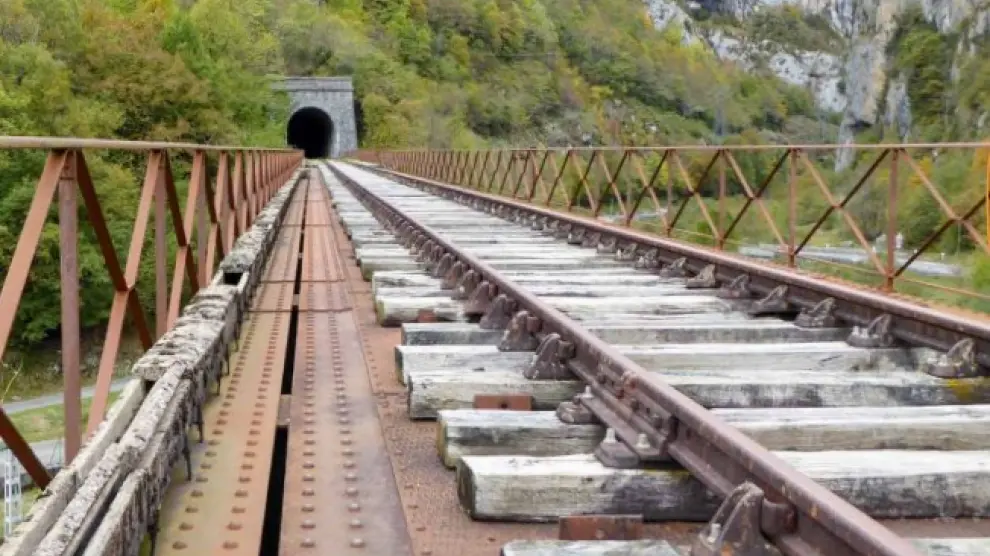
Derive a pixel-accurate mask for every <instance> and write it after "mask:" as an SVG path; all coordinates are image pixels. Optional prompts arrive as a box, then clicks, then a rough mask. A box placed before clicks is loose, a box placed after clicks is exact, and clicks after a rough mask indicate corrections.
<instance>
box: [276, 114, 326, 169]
mask: <svg viewBox="0 0 990 556" xmlns="http://www.w3.org/2000/svg"><path fill="white" fill-rule="evenodd" d="M285 140H286V143H288V144H289V146H291V147H294V148H297V149H302V150H303V151H305V152H306V158H329V157H330V155H331V153H332V152H333V148H332V147H333V120H331V119H330V116H329V115H328V114H327V113H326V112H324V111H323V110H320V109H319V108H314V107H306V108H301V109H299V110H297V111H296V112H294V113H293V114H292V116H290V117H289V124H288V126H286V131H285Z"/></svg>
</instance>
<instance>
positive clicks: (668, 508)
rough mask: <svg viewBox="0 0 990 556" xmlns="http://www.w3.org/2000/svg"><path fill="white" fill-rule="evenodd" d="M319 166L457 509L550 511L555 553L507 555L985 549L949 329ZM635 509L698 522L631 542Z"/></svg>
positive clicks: (984, 494)
mask: <svg viewBox="0 0 990 556" xmlns="http://www.w3.org/2000/svg"><path fill="white" fill-rule="evenodd" d="M322 171H323V173H324V178H325V179H326V181H327V182H328V184H329V187H330V191H331V194H332V196H333V199H334V202H335V206H336V210H337V212H338V215H339V218H340V220H341V222H342V223H343V224H344V226H345V228H346V230H347V233H348V235H349V237H350V239H351V241H352V243H353V246H354V253H355V257H356V259H357V261H358V263H359V264H360V267H361V269H362V272H363V274H364V276H365V278H366V279H369V280H370V281H371V284H372V294H373V296H374V302H375V309H376V314H377V318H378V321H379V323H381V324H383V325H391V326H395V325H401V327H402V337H403V341H402V345H400V346H398V347H397V348H396V350H395V358H396V369H397V377H396V378H397V380H399V381H400V382H401V383H402V384H403V385H404V387H405V388H406V390H407V395H408V405H407V407H408V418H409V419H413V420H435V421H436V422H437V424H436V439H437V452H438V457H439V458H440V459H441V461H442V462H443V463H444V465H445V466H446V467H448V468H449V469H451V472H450V478H449V483H450V484H449V488H450V489H455V488H456V493H457V497H458V499H459V501H460V504H461V506H462V507H463V509H464V511H466V512H467V513H468V514H469V515H470V516H471V517H472V518H473V519H475V520H480V521H514V522H527V523H540V522H553V521H557V520H561V529H560V531H561V536H562V538H563V539H562V540H556V541H554V540H523V541H517V542H510V543H508V544H506V545H505V546H504V547H503V548H502V553H503V554H505V555H513V556H523V555H526V556H530V555H533V556H535V555H537V554H539V555H563V554H589V555H590V554H596V555H597V554H600V555H604V554H610V555H611V554H630V555H631V554H663V555H668V554H669V555H673V554H687V553H692V554H697V555H701V554H716V553H718V554H726V553H732V554H771V553H774V551H776V550H779V551H780V552H781V553H785V554H932V555H940V556H943V555H953V556H960V555H964V554H965V555H976V554H990V538H984V537H990V533H988V532H987V531H988V528H987V523H986V522H985V521H984V520H983V519H982V518H984V517H986V516H987V514H988V511H990V451H987V449H988V447H990V434H988V432H987V431H988V430H990V429H988V427H987V425H988V422H990V405H982V404H985V403H986V402H987V399H988V397H990V383H987V382H986V380H985V379H982V378H978V377H976V378H956V377H951V376H950V377H948V378H946V376H947V375H950V374H951V373H947V372H946V369H947V368H948V369H949V370H951V369H953V368H955V369H960V368H964V367H965V366H966V365H969V367H973V366H974V363H973V361H974V359H973V357H974V356H970V358H969V359H966V357H965V354H963V356H962V359H961V360H960V352H961V351H965V350H964V349H963V348H965V347H967V346H968V347H969V348H970V350H971V348H972V344H971V343H970V344H967V343H965V339H964V342H963V343H962V344H959V343H958V342H957V340H958V337H956V336H951V334H949V335H946V334H942V333H941V332H939V333H938V334H936V333H932V334H930V335H929V336H930V337H931V338H930V339H927V340H926V339H924V338H921V336H919V335H918V334H915V336H911V331H912V330H914V331H918V330H924V327H925V326H929V324H926V323H921V325H918V324H917V323H909V324H908V325H906V326H905V325H904V324H903V323H902V322H900V321H897V320H894V322H893V324H892V323H891V319H890V318H889V317H886V318H884V317H881V318H872V319H870V322H869V326H868V327H867V326H862V327H861V326H850V324H849V322H850V320H851V319H844V318H842V317H843V315H849V314H851V313H855V312H856V311H859V312H860V313H863V314H869V313H870V311H861V310H860V308H859V307H857V306H855V304H850V302H849V298H844V299H840V300H839V301H838V302H836V300H834V299H832V300H827V301H822V299H823V298H827V297H828V295H827V293H828V292H827V291H826V292H825V293H822V292H820V291H815V290H813V289H810V288H809V286H808V284H805V285H804V286H805V287H806V289H807V290H808V292H810V293H806V295H805V298H807V299H811V300H813V301H815V303H814V304H813V305H812V306H810V307H809V306H805V307H804V308H802V307H800V306H795V304H794V303H793V302H791V301H789V300H788V298H787V297H786V295H785V294H786V290H783V291H782V290H781V289H780V288H775V287H766V284H765V283H763V284H761V288H762V294H760V288H755V287H747V285H746V281H745V280H739V279H738V278H735V279H733V280H725V279H724V272H722V271H723V270H724V268H725V267H724V266H723V267H722V268H719V269H717V272H712V270H715V269H703V270H702V271H701V272H698V271H697V269H696V270H695V271H691V270H690V268H688V267H687V266H685V264H684V262H685V261H683V260H681V261H673V262H672V264H671V263H670V262H669V261H668V262H667V264H663V263H664V261H661V260H659V259H658V258H657V256H656V253H655V252H650V251H645V252H644V251H643V250H642V245H636V246H630V245H627V244H624V243H623V239H624V238H623V237H622V236H621V234H616V235H613V236H611V237H607V236H606V237H601V236H598V235H597V234H596V233H591V232H590V231H589V230H581V229H579V226H577V225H573V222H567V221H554V220H553V219H550V218H546V215H545V214H544V215H542V216H541V215H540V214H539V213H537V214H527V213H526V212H525V211H519V210H518V208H515V209H514V208H513V207H508V208H507V207H506V206H505V204H501V205H500V203H498V202H494V201H491V200H485V199H484V198H481V197H480V196H470V195H468V194H465V193H459V192H456V191H454V192H453V193H451V191H446V192H445V193H446V194H447V195H448V196H451V197H453V198H455V199H456V200H457V201H460V202H455V201H454V200H450V199H444V198H441V197H438V196H436V195H431V194H429V193H427V192H424V191H423V190H421V189H427V190H431V191H433V192H436V191H437V188H436V187H434V186H433V185H430V184H428V183H420V184H419V187H418V188H414V187H410V186H408V185H402V184H400V183H398V181H397V178H396V177H395V176H393V175H390V174H389V173H387V172H384V171H381V170H377V169H375V168H373V167H359V166H356V165H351V164H339V163H332V164H331V165H328V166H324V167H322ZM403 179H404V180H405V181H407V182H409V181H410V180H408V179H406V178H403ZM477 209H487V212H485V211H482V210H477ZM491 213H495V214H491ZM496 214H497V215H498V216H496ZM730 270H731V269H730ZM720 274H721V275H722V276H719V275H720ZM755 281H756V280H754V282H755ZM813 285H814V284H811V286H813ZM771 286H773V284H771ZM767 292H769V294H768V295H766V294H767ZM757 294H760V295H757ZM816 296H817V297H816ZM836 307H839V309H836ZM850 307H852V309H850ZM873 309H875V307H874V308H873ZM871 310H872V309H871ZM919 319H920V317H919ZM949 320H951V319H949ZM853 322H856V321H855V320H853ZM945 322H948V321H946V320H944V319H943V321H938V322H937V323H936V324H931V325H930V326H932V327H936V328H937V327H941V328H939V330H942V329H947V330H948V329H952V327H951V326H949V325H946V324H945ZM980 326H985V325H981V324H980V323H975V324H974V323H973V322H972V321H969V322H962V323H961V324H959V325H958V326H956V327H955V328H954V329H953V330H956V331H957V332H959V331H963V332H965V331H968V330H974V329H979V327H980ZM974 327H975V328H974ZM959 333H962V332H959ZM904 337H914V338H920V339H919V341H918V342H914V343H912V342H903V341H897V340H898V338H904ZM947 338H950V339H951V340H947ZM946 341H949V344H948V345H950V346H954V349H953V351H952V353H950V354H949V356H946V355H945V354H942V355H939V354H937V353H933V352H932V351H931V350H930V349H928V348H927V347H924V346H925V345H927V346H932V345H933V344H937V343H939V342H941V344H942V345H945V342H946ZM981 341H983V340H982V339H980V338H977V342H981ZM982 356H983V354H982V353H977V354H976V355H975V358H976V361H977V363H979V361H980V359H979V358H980V357H982ZM958 374H966V373H958ZM705 408H708V409H705ZM512 410H515V411H512ZM603 462H604V463H603ZM685 469H686V470H687V471H688V472H685ZM620 514H621V515H623V516H625V517H623V518H617V519H611V520H610V519H607V518H602V519H598V518H595V519H581V518H576V517H574V516H589V515H590V516H605V515H609V516H617V515H620ZM870 518H873V519H870ZM641 520H642V521H646V522H693V523H695V524H696V526H695V528H694V529H690V528H689V529H688V531H689V534H684V533H683V531H681V532H680V533H678V534H674V533H671V531H672V530H657V529H655V528H651V527H653V526H650V527H647V529H646V532H647V536H651V535H650V534H651V533H657V532H658V531H659V533H658V534H660V535H663V536H664V538H662V539H661V538H657V537H656V535H653V536H654V538H653V539H652V540H651V539H646V540H630V539H633V538H635V537H637V536H639V534H640V533H639V531H640V527H639V521H641ZM876 520H880V521H882V523H880V522H878V521H876ZM666 533H669V534H666ZM602 535H605V536H609V537H614V538H619V539H625V540H614V541H600V540H594V539H596V538H601V536H602ZM768 541H769V542H768ZM692 551H693V552H692ZM726 551H728V552H726Z"/></svg>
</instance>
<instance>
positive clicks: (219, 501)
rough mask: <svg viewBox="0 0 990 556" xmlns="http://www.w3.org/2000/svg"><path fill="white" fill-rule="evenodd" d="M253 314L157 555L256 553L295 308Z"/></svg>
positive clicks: (173, 498) (171, 504)
mask: <svg viewBox="0 0 990 556" xmlns="http://www.w3.org/2000/svg"><path fill="white" fill-rule="evenodd" d="M281 309H282V310H281V311H280V312H271V313H250V314H249V315H248V316H247V320H246V322H245V326H244V327H243V328H242V331H241V335H240V341H239V344H240V346H239V347H240V349H239V350H238V351H237V353H236V354H235V355H234V356H233V357H232V364H231V365H230V370H231V372H230V376H229V378H228V379H226V380H224V384H223V385H222V387H221V395H220V396H218V397H216V398H214V399H213V400H212V401H211V402H210V403H208V404H207V407H206V410H205V412H204V420H205V423H206V427H205V434H206V442H205V443H202V444H198V445H194V447H193V454H192V459H193V473H194V479H193V480H192V481H190V482H183V481H176V482H175V483H173V484H174V485H175V486H174V487H173V488H172V489H170V490H169V492H168V494H167V496H166V499H165V503H164V504H163V505H162V509H161V513H160V518H159V519H160V521H159V524H160V527H161V530H160V533H159V536H158V542H157V545H156V552H155V554H156V555H176V556H179V555H186V554H188V555H199V554H231V555H235V554H244V555H248V554H250V555H251V556H256V555H257V554H258V551H259V548H260V542H261V532H262V521H263V519H264V514H265V504H266V498H267V494H268V481H269V472H270V469H269V465H270V462H271V456H272V446H273V439H274V434H275V428H276V424H277V414H278V406H279V384H280V383H281V380H282V372H283V366H284V363H285V350H286V348H287V345H286V344H287V340H288V336H289V326H288V323H289V315H290V312H289V309H290V307H289V305H287V304H284V305H282V306H281Z"/></svg>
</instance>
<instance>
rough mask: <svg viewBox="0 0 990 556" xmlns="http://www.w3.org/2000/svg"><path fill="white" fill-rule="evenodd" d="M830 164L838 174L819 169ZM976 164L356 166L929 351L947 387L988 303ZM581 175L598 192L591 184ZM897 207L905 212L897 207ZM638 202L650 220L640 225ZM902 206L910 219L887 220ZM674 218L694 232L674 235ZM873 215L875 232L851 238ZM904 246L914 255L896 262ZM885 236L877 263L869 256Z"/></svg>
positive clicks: (984, 351)
mask: <svg viewBox="0 0 990 556" xmlns="http://www.w3.org/2000/svg"><path fill="white" fill-rule="evenodd" d="M842 151H846V155H844V156H845V157H846V159H847V160H851V169H850V170H847V171H845V172H842V173H839V172H834V171H831V170H828V169H821V168H820V167H821V166H822V163H823V162H822V161H824V162H825V163H832V162H834V160H835V159H836V158H837V156H838V155H837V154H836V153H839V154H841V152H842ZM947 153H948V154H947ZM953 153H954V154H953ZM950 154H951V155H952V156H953V157H955V158H954V162H953V159H950V162H952V163H953V164H955V166H951V165H948V164H947V166H948V167H949V170H952V172H949V174H950V175H954V176H955V181H954V182H953V183H952V184H950V186H951V187H950V189H951V190H952V191H953V195H952V199H951V202H950V200H949V198H948V195H946V194H945V193H944V192H943V191H941V188H939V187H937V186H936V184H935V182H934V181H933V180H932V179H931V178H930V177H929V176H928V174H929V173H933V172H934V170H932V168H935V167H934V166H933V164H934V163H933V162H932V161H933V160H937V159H941V160H943V161H944V160H945V159H946V157H948V156H949V155H950ZM988 155H990V144H936V145H928V144H904V145H863V146H852V147H850V146H834V145H833V146H821V145H819V146H793V145H791V146H780V147H774V146H740V147H671V148H625V149H622V148H603V149H519V150H507V151H362V152H359V153H357V155H356V156H357V157H358V158H360V159H362V160H365V161H367V162H371V163H373V164H378V165H380V166H382V167H384V168H386V169H388V170H389V171H390V172H392V173H393V174H395V175H396V177H399V178H400V179H404V180H407V181H408V180H412V181H415V182H417V183H419V184H420V185H422V184H428V186H429V187H430V188H433V189H434V190H436V191H437V192H441V193H443V192H446V193H455V194H469V195H472V196H474V197H477V198H479V199H484V200H485V202H495V203H498V204H501V205H502V206H503V208H504V209H506V210H508V211H509V212H511V213H512V215H513V217H515V218H522V217H523V216H525V217H526V218H527V219H539V222H535V220H534V225H543V226H547V225H549V226H554V227H556V230H557V231H558V232H561V233H563V234H564V235H563V236H562V237H568V234H570V235H571V236H577V235H580V236H581V237H579V238H578V239H577V241H579V242H582V241H583V242H584V243H586V244H590V243H588V242H597V241H603V242H606V241H607V242H611V244H612V245H611V248H612V250H615V248H616V245H615V243H616V242H619V243H622V244H625V249H627V250H628V251H629V253H627V254H626V256H629V257H632V260H635V259H636V258H637V257H639V258H640V259H641V260H640V261H639V263H640V264H641V265H645V266H647V267H649V268H660V267H661V266H664V267H665V266H672V267H673V268H672V269H671V271H672V272H674V271H676V272H680V273H687V274H686V275H690V274H695V273H697V276H696V278H695V279H694V280H695V281H698V282H699V283H701V282H705V283H710V284H711V285H713V286H715V285H718V284H723V285H724V286H725V289H727V291H729V290H731V291H729V293H732V295H736V296H742V297H749V296H752V295H758V296H766V299H764V300H763V301H762V302H761V306H763V307H765V308H768V309H769V308H770V307H775V308H776V309H774V310H775V311H776V312H779V313H789V312H801V311H805V312H808V314H809V315H811V316H809V317H808V318H816V319H821V318H827V319H838V320H840V321H843V322H845V323H847V324H848V325H853V326H860V327H864V330H863V331H861V335H862V336H863V339H862V341H863V342H866V343H870V344H875V345H888V344H891V343H893V342H896V341H906V342H908V343H910V344H913V345H919V346H925V347H930V348H933V349H936V350H938V351H941V352H943V353H944V356H943V357H942V358H941V359H939V360H938V361H937V362H935V363H933V365H932V367H931V369H929V371H930V372H931V373H932V374H935V375H938V376H944V377H957V378H961V377H971V376H977V375H981V374H987V369H988V368H990V318H988V317H987V313H988V312H990V289H988V287H987V285H986V284H983V283H981V282H979V280H983V281H986V280H987V278H988V277H990V247H988V245H990V244H988V242H987V238H986V237H985V234H984V233H983V227H984V226H986V222H985V221H981V220H982V219H983V218H984V210H983V209H984V207H986V206H987V203H988V200H987V184H986V182H985V180H986V175H987V174H986V172H987V170H986V168H987V166H988V164H990V162H988V160H990V157H988ZM943 163H944V162H943ZM939 164H942V163H939ZM744 167H745V168H748V169H749V170H748V171H744ZM902 167H903V168H907V169H909V172H903V171H900V170H902V169H903V168H902ZM926 167H927V168H929V169H928V170H926ZM960 167H962V171H959V170H960ZM595 169H597V170H598V178H597V179H592V178H591V176H593V175H594V173H593V170H595ZM881 169H883V170H884V171H883V172H881V171H880V170H881ZM825 174H830V175H831V179H832V180H833V181H832V182H830V181H827V180H826V179H825V177H824V175H825ZM905 174H908V175H909V176H910V177H911V179H906V178H905V177H904V175H905ZM630 175H631V177H630ZM713 175H714V178H711V176H713ZM621 176H624V178H621ZM730 176H731V180H730ZM878 177H879V178H883V179H881V180H879V183H878V180H877V178H878ZM709 178H711V179H709ZM706 180H707V181H706ZM871 180H872V181H871ZM452 184H457V185H452ZM754 184H755V185H754ZM836 184H838V185H836ZM661 185H662V187H661ZM730 186H731V187H730ZM733 191H734V192H735V196H733V195H732V194H731V193H733ZM857 193H858V194H859V195H861V196H862V198H860V197H857ZM815 194H817V195H818V202H816V201H815V198H814V195H815ZM899 199H906V201H905V203H902V204H898V203H899ZM610 202H611V203H612V204H613V205H615V206H616V207H617V208H618V216H619V218H618V221H616V222H603V221H602V218H601V214H602V212H603V207H604V206H606V205H607V204H608V203H610ZM644 203H648V204H649V205H651V206H653V207H654V210H655V212H654V213H650V214H649V215H648V217H647V218H646V219H644V220H639V219H637V216H638V214H639V213H638V212H637V211H639V210H640V209H641V208H642V206H643V204H644ZM732 204H734V208H735V210H734V211H733V210H729V209H730V208H732V207H730V205H732ZM905 206H907V207H910V208H911V211H906V212H901V209H902V208H905ZM688 207H693V211H694V212H693V216H694V223H695V229H691V227H690V226H687V227H685V226H678V222H680V221H682V220H683V219H685V215H686V214H688V212H689V208H688ZM870 211H873V213H872V214H871V212H870ZM506 214H509V213H508V212H507V213H506ZM905 214H908V215H910V216H911V219H910V220H905ZM871 216H872V217H873V220H874V221H873V222H872V223H870V222H867V223H865V224H864V222H863V221H864V220H869V219H870V217H871ZM922 220H924V221H922ZM527 221H529V220H527ZM741 229H743V230H744V231H745V232H747V233H748V234H749V235H750V236H753V235H757V236H759V235H761V234H762V237H770V238H772V242H773V244H772V247H775V248H776V250H777V251H778V253H779V254H780V255H782V256H781V257H780V258H781V259H783V260H779V259H777V260H759V261H756V260H754V259H753V258H752V257H751V256H745V255H746V250H745V249H746V245H743V246H742V247H740V248H739V249H740V251H739V252H735V253H733V252H731V251H730V244H731V243H732V242H731V241H730V240H732V239H733V233H734V232H738V231H739V230H741ZM951 229H955V230H956V232H957V233H956V235H955V237H953V236H952V235H951V233H948V232H949V230H951ZM568 230H569V232H568ZM698 230H701V231H702V232H707V234H706V233H698ZM781 230H786V231H781ZM902 232H903V233H906V234H907V235H908V236H909V239H910V241H911V242H912V243H914V244H915V247H914V249H912V250H910V251H905V252H897V246H898V245H897V239H896V238H897V236H898V234H900V233H902ZM826 233H828V234H831V237H832V238H836V237H842V236H841V235H838V236H837V235H836V234H846V235H845V237H848V238H851V239H849V240H848V241H849V242H851V243H852V244H853V245H858V246H859V249H858V250H855V249H848V248H843V249H838V250H836V249H835V248H832V249H833V251H838V252H840V253H841V252H845V253H847V254H848V253H850V252H852V253H853V254H858V256H859V257H860V258H861V259H862V261H863V264H858V265H854V264H846V263H843V262H842V261H841V260H839V261H836V260H829V259H828V257H827V255H828V254H829V250H828V248H826V249H824V250H823V249H821V248H820V247H817V248H816V247H813V240H814V239H815V237H816V234H826ZM884 233H885V235H886V241H884V242H882V243H884V244H886V248H884V247H883V246H879V248H878V246H876V245H874V244H871V242H870V239H871V238H876V237H877V236H880V235H881V234H884ZM739 235H741V236H745V235H747V234H744V233H742V232H740V233H739ZM911 236H913V237H911ZM947 236H948V238H949V239H950V240H951V241H948V244H949V245H950V246H952V247H960V249H959V252H960V253H964V254H965V256H962V255H960V256H957V257H956V258H955V259H951V260H954V261H955V266H954V267H952V266H949V265H946V264H945V262H944V261H931V260H923V257H924V256H925V255H926V253H928V252H930V251H931V250H932V248H934V247H935V246H936V242H939V241H941V242H942V244H941V247H943V248H944V247H945V244H946V237H947ZM582 238H583V239H582ZM572 239H573V237H572ZM698 243H701V244H702V245H697V244H698ZM826 247H827V246H826ZM815 249H818V252H815V251H814V250H815ZM807 251H811V254H810V255H808V254H807V253H806V252H807ZM833 259H834V257H833ZM922 264H924V265H928V267H932V266H934V268H936V269H942V270H943V271H944V270H945V269H946V268H955V269H957V270H959V271H960V272H959V275H949V276H936V278H935V279H922V278H920V277H919V276H918V274H919V273H918V271H917V270H916V269H915V266H914V265H922ZM871 276H872V277H873V279H871ZM727 295H728V293H727Z"/></svg>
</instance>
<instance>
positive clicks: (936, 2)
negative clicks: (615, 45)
mask: <svg viewBox="0 0 990 556" xmlns="http://www.w3.org/2000/svg"><path fill="white" fill-rule="evenodd" d="M645 3H646V6H647V11H648V13H649V14H650V16H651V18H652V20H653V22H654V24H655V25H656V26H657V27H659V28H662V27H667V26H669V25H678V26H680V27H682V28H683V29H684V31H683V33H684V37H685V39H684V40H685V41H704V43H705V44H707V45H708V47H709V48H711V50H712V51H713V52H714V53H715V54H716V55H717V56H719V57H720V58H723V59H727V60H732V61H735V62H736V63H739V64H741V65H743V66H744V67H753V66H755V65H757V64H758V63H760V62H762V63H763V67H765V68H767V69H769V70H770V71H772V72H773V73H774V74H776V75H777V76H778V77H779V78H781V79H782V80H784V81H787V82H790V83H793V84H796V85H800V86H804V87H807V88H809V89H811V90H812V92H813V93H814V96H815V98H816V99H817V101H818V104H819V106H820V107H821V108H822V109H824V110H827V111H830V112H835V113H839V114H841V116H842V124H841V126H840V132H839V137H838V141H839V142H846V141H853V140H854V136H855V133H856V132H857V131H860V130H863V129H865V128H869V127H871V126H875V125H877V124H883V125H884V126H885V127H887V128H891V129H894V130H896V132H897V133H898V134H899V135H900V136H901V139H909V138H910V137H909V134H910V133H909V130H910V129H911V122H912V110H911V106H910V101H909V99H908V90H907V81H906V80H905V79H904V76H903V75H900V74H897V73H896V72H894V71H892V70H891V67H890V66H891V64H890V60H889V59H888V58H889V54H888V45H889V44H890V42H891V40H892V39H894V37H895V35H896V33H897V31H898V20H899V16H901V15H902V14H904V13H905V12H906V10H908V9H915V10H919V9H920V12H921V13H922V14H923V17H924V19H925V20H926V21H927V22H928V23H929V24H931V25H932V26H934V27H935V28H936V29H937V30H938V31H939V32H940V33H943V34H947V35H948V34H952V35H955V36H957V37H958V40H957V48H956V53H955V55H954V60H953V67H954V70H955V71H954V72H953V76H954V77H956V78H957V77H958V67H959V63H960V61H961V60H962V59H963V58H965V57H966V56H968V55H971V54H972V53H973V52H975V50H974V47H973V44H974V42H975V41H976V40H977V39H978V38H980V37H982V36H984V35H986V34H987V31H988V30H990V2H985V1H976V0H701V1H700V2H697V3H691V4H678V3H676V0H645ZM784 5H786V6H792V7H793V8H796V9H798V10H800V12H802V13H803V14H808V15H813V16H817V17H818V18H819V19H820V20H822V21H825V22H827V25H828V26H829V27H830V28H831V30H832V31H834V32H835V35H836V36H835V39H834V40H833V41H832V42H833V45H832V46H834V47H833V48H828V49H827V51H823V50H818V51H815V50H803V49H801V48H799V47H795V45H788V44H782V43H780V42H775V40H772V37H771V40H767V39H765V38H753V37H749V36H746V33H745V22H746V21H747V20H751V19H752V18H754V17H755V16H756V15H758V14H759V13H760V12H761V10H767V9H770V10H774V9H778V10H779V9H781V7H782V6H784ZM713 15H717V16H719V17H721V18H722V20H723V21H724V20H728V21H734V22H736V23H737V24H738V25H735V27H736V29H737V30H736V31H735V32H733V30H732V29H733V27H734V26H733V25H728V26H722V27H718V26H712V25H705V24H704V23H702V21H701V20H702V19H703V18H709V19H710V18H711V17H712V16H713ZM843 163H844V162H843Z"/></svg>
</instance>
